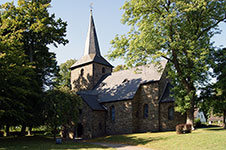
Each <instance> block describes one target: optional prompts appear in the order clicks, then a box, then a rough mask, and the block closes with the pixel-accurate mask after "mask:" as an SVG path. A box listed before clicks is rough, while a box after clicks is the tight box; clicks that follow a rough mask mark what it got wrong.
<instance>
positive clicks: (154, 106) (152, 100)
mask: <svg viewBox="0 0 226 150" xmlns="http://www.w3.org/2000/svg"><path fill="white" fill-rule="evenodd" d="M158 95H159V92H158V82H154V83H148V84H145V85H142V86H141V87H140V88H139V90H138V91H137V93H136V95H135V97H134V99H133V132H148V131H158V130H159V121H158V120H159V118H158V117H159V116H158V97H159V96H158ZM145 104H147V105H148V116H147V117H144V105H145Z"/></svg>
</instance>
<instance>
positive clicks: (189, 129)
mask: <svg viewBox="0 0 226 150" xmlns="http://www.w3.org/2000/svg"><path fill="white" fill-rule="evenodd" d="M191 127H192V125H191V124H185V126H184V133H191V130H192V128H191Z"/></svg>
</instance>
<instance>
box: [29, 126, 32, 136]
mask: <svg viewBox="0 0 226 150" xmlns="http://www.w3.org/2000/svg"><path fill="white" fill-rule="evenodd" d="M31 134H32V126H30V127H29V129H28V135H29V136H30V135H31Z"/></svg>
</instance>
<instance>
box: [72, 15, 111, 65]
mask: <svg viewBox="0 0 226 150" xmlns="http://www.w3.org/2000/svg"><path fill="white" fill-rule="evenodd" d="M91 62H96V63H99V64H103V65H106V66H110V67H113V66H112V65H111V64H110V63H109V62H108V61H107V60H105V59H104V58H103V57H102V56H101V54H100V48H99V43H98V39H97V33H96V29H95V25H94V20H93V15H92V11H91V13H90V22H89V28H88V32H87V37H86V43H85V49H84V55H83V57H82V58H81V59H80V60H78V61H77V62H76V63H75V64H74V65H72V66H71V69H73V68H77V67H80V66H82V65H86V64H88V63H91Z"/></svg>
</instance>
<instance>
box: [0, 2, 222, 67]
mask: <svg viewBox="0 0 226 150" xmlns="http://www.w3.org/2000/svg"><path fill="white" fill-rule="evenodd" d="M10 1H12V0H0V4H3V3H5V2H10ZM124 2H125V0H52V3H51V8H50V9H49V11H50V13H51V14H52V13H55V15H56V18H61V19H62V20H64V21H66V22H67V24H68V27H67V36H66V38H67V39H68V40H69V43H68V44H67V45H65V46H59V47H58V48H54V47H53V46H50V49H51V51H53V52H55V53H56V57H57V61H58V64H61V63H64V62H66V61H67V60H69V59H79V58H81V57H82V56H83V52H84V47H85V40H86V35H87V31H88V24H89V16H90V4H91V3H92V4H93V6H92V7H93V17H94V23H95V27H96V31H97V36H98V41H99V46H100V51H101V54H102V56H106V55H107V54H108V52H109V50H110V49H111V44H110V41H111V40H113V39H114V37H115V35H116V34H119V35H121V34H124V33H126V32H127V31H128V30H129V27H128V26H126V25H123V24H122V23H121V18H122V14H123V10H120V8H121V7H122V6H123V4H124ZM220 29H221V30H222V33H221V34H220V35H215V36H214V37H213V38H212V41H214V42H215V44H214V45H215V46H218V47H219V46H222V47H226V23H221V24H220ZM105 58H106V57H105ZM109 62H110V63H111V64H112V65H113V66H116V65H119V64H122V63H123V61H122V60H115V61H109Z"/></svg>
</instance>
